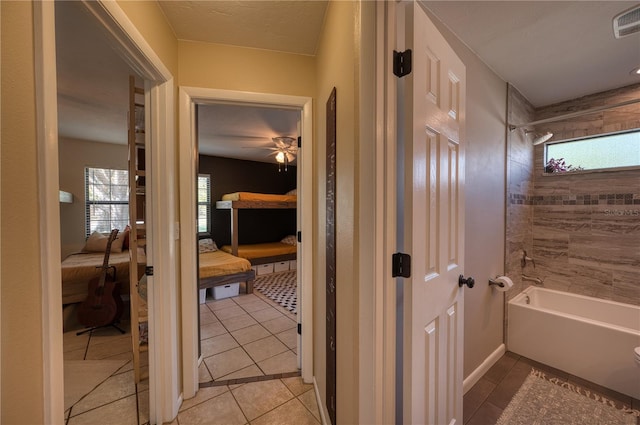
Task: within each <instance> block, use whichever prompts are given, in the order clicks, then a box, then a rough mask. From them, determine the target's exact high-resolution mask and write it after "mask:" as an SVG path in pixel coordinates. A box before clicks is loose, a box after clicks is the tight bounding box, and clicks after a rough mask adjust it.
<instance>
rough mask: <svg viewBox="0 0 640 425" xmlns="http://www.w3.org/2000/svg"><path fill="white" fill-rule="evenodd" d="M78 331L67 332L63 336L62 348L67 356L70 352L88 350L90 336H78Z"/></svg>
mask: <svg viewBox="0 0 640 425" xmlns="http://www.w3.org/2000/svg"><path fill="white" fill-rule="evenodd" d="M76 332H77V331H72V332H65V333H64V334H63V335H62V346H63V347H64V352H65V354H66V353H67V352H68V351H74V350H79V349H82V350H86V348H87V344H88V343H89V334H88V333H86V334H82V335H76Z"/></svg>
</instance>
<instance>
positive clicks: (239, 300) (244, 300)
mask: <svg viewBox="0 0 640 425" xmlns="http://www.w3.org/2000/svg"><path fill="white" fill-rule="evenodd" d="M231 299H232V300H233V301H234V302H235V303H236V304H238V305H245V304H250V303H253V302H256V301H260V298H259V297H258V296H257V295H256V294H241V295H239V296H237V297H233V298H231Z"/></svg>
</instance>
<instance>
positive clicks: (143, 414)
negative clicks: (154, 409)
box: [138, 390, 149, 424]
mask: <svg viewBox="0 0 640 425" xmlns="http://www.w3.org/2000/svg"><path fill="white" fill-rule="evenodd" d="M138 420H139V423H140V424H145V423H147V422H149V390H146V391H138Z"/></svg>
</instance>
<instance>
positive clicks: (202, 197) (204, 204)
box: [198, 174, 211, 232]
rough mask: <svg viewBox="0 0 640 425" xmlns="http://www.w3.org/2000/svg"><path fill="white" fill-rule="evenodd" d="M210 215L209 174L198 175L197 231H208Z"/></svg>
mask: <svg viewBox="0 0 640 425" xmlns="http://www.w3.org/2000/svg"><path fill="white" fill-rule="evenodd" d="M210 217H211V176H210V175H209V174H199V175H198V232H208V231H209V218H210Z"/></svg>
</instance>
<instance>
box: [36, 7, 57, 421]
mask: <svg viewBox="0 0 640 425" xmlns="http://www.w3.org/2000/svg"><path fill="white" fill-rule="evenodd" d="M33 7H34V14H33V19H34V23H33V26H34V45H35V46H34V47H35V52H34V53H35V54H34V58H35V76H36V108H37V109H36V125H37V129H36V134H37V142H36V143H37V152H38V198H39V207H40V211H39V215H40V232H39V233H40V283H41V287H42V347H41V349H42V360H43V380H42V382H43V400H42V401H43V411H44V417H43V419H44V423H59V422H61V421H62V419H63V418H64V391H63V384H64V373H63V354H62V352H63V346H62V286H61V285H52V284H50V283H51V282H61V281H62V277H61V276H62V274H61V271H60V198H59V194H58V191H59V190H60V183H59V174H58V108H57V104H58V98H57V96H58V94H57V83H56V42H55V40H56V39H55V10H54V9H55V6H54V3H53V2H33Z"/></svg>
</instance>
